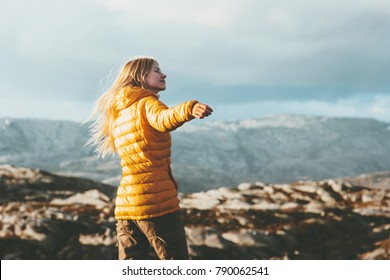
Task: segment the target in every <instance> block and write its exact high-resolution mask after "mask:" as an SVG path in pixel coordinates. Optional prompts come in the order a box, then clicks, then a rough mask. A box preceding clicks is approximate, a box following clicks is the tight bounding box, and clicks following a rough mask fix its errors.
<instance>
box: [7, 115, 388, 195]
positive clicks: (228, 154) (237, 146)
mask: <svg viewBox="0 0 390 280" xmlns="http://www.w3.org/2000/svg"><path fill="white" fill-rule="evenodd" d="M87 139H88V129H87V126H80V125H79V124H78V123H74V122H67V121H48V120H32V119H7V118H3V119H0V164H14V165H18V166H25V167H35V168H42V169H46V170H48V171H50V172H54V173H57V174H61V175H72V176H79V177H86V178H90V179H94V180H98V181H101V182H104V183H108V184H111V185H114V186H115V185H117V184H118V181H119V179H120V164H119V159H118V158H117V157H114V158H106V159H104V160H102V159H97V158H96V155H95V154H94V152H93V149H92V148H91V147H85V146H84V144H85V142H86V141H87ZM172 139H173V146H172V169H173V174H174V176H175V177H176V178H177V180H178V181H179V184H180V188H181V190H182V191H184V192H196V191H199V190H207V189H211V188H215V187H220V186H228V187H230V186H235V185H237V184H239V183H240V182H243V181H262V182H267V183H287V182H293V181H297V180H302V179H306V180H322V179H326V178H337V177H348V176H349V177H354V176H357V175H360V174H365V173H372V172H382V171H386V170H390V157H389V156H388V155H389V154H390V124H388V123H384V122H380V121H377V120H374V119H353V118H324V117H308V116H294V115H280V116H272V117H266V118H259V119H250V120H243V121H236V122H217V121H208V122H204V121H197V120H195V121H192V122H190V123H187V124H185V125H184V126H183V127H181V128H179V129H178V130H176V131H174V132H172Z"/></svg>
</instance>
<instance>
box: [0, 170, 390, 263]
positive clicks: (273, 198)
mask: <svg viewBox="0 0 390 280" xmlns="http://www.w3.org/2000/svg"><path fill="white" fill-rule="evenodd" d="M351 179H352V178H350V180H343V179H337V180H324V181H317V182H315V181H298V182H295V183H291V184H265V183H261V182H254V183H242V184H240V185H239V186H237V187H236V188H219V189H212V190H209V191H207V192H198V193H191V194H182V193H181V194H180V198H181V204H182V212H183V218H184V222H185V227H186V233H187V239H188V245H189V249H190V255H191V258H192V259H308V260H309V259H319V260H321V259H390V190H389V188H388V185H387V184H388V181H387V180H388V178H382V182H383V186H381V185H380V184H381V181H380V180H379V179H380V178H379V179H378V178H377V179H376V181H375V182H376V184H377V185H376V187H375V188H368V187H365V186H364V185H361V181H362V180H360V181H359V182H360V183H359V184H358V183H351ZM114 192H115V189H114V188H112V187H111V186H109V185H105V184H102V183H97V182H94V181H92V180H87V179H81V178H73V177H63V176H59V175H54V174H51V173H48V172H45V171H42V170H39V169H28V168H18V167H14V166H10V165H2V166H0V258H1V259H93V260H95V259H116V258H117V248H116V236H115V220H114V219H113V209H114V206H113V198H114V195H115V193H114ZM153 257H154V256H153V254H152V253H151V258H153Z"/></svg>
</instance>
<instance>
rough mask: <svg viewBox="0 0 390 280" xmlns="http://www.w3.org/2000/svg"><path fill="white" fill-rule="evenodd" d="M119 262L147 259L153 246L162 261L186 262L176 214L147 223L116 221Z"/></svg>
mask: <svg viewBox="0 0 390 280" xmlns="http://www.w3.org/2000/svg"><path fill="white" fill-rule="evenodd" d="M116 231H117V238H118V253H119V259H120V260H142V259H150V257H149V255H148V252H149V247H150V245H152V247H153V248H154V250H155V252H156V254H157V256H158V257H159V258H160V259H162V260H188V259H189V256H188V249H187V241H186V237H185V231H184V225H183V222H182V220H181V215H180V213H179V212H176V213H172V214H168V215H164V216H161V217H157V218H152V219H147V220H140V221H136V220H118V221H117V224H116Z"/></svg>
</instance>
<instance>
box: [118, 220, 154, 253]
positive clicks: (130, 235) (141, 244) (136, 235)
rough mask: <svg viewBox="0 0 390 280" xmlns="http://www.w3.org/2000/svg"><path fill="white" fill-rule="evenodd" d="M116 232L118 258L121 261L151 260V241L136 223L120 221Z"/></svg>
mask: <svg viewBox="0 0 390 280" xmlns="http://www.w3.org/2000/svg"><path fill="white" fill-rule="evenodd" d="M116 232H117V238H118V258H119V259H120V260H142V259H143V260H145V259H149V258H150V257H149V256H148V250H149V248H150V244H149V241H148V239H147V238H146V236H145V235H144V234H143V233H142V231H141V230H140V229H139V228H138V226H137V224H136V223H135V222H134V221H130V220H118V221H117V223H116Z"/></svg>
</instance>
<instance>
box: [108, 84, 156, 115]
mask: <svg viewBox="0 0 390 280" xmlns="http://www.w3.org/2000/svg"><path fill="white" fill-rule="evenodd" d="M148 96H155V97H156V98H158V97H157V95H156V94H155V93H153V92H151V91H149V90H146V89H143V88H140V87H130V86H128V87H124V88H121V89H120V90H119V92H118V93H117V94H116V96H115V102H114V104H115V108H116V109H117V110H123V109H125V108H127V107H129V106H130V105H131V104H133V103H134V102H136V101H138V100H140V99H142V98H144V97H148Z"/></svg>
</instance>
